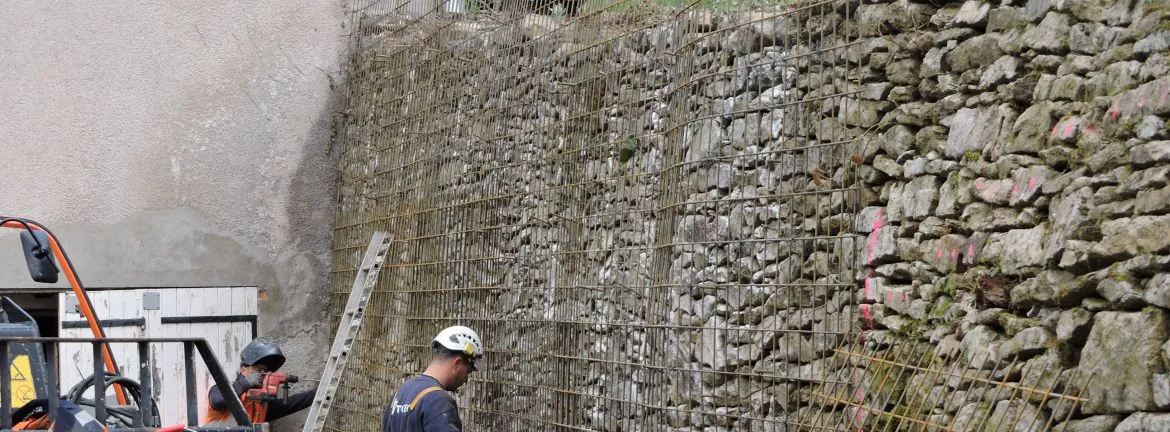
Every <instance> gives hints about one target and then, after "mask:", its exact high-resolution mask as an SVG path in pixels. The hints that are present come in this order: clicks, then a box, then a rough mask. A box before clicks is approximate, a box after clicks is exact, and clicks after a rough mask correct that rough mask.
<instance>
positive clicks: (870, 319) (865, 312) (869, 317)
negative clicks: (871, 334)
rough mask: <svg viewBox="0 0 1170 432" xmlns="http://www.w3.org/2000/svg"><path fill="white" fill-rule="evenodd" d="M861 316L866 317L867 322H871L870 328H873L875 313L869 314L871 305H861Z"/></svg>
mask: <svg viewBox="0 0 1170 432" xmlns="http://www.w3.org/2000/svg"><path fill="white" fill-rule="evenodd" d="M861 316H862V317H863V318H865V322H866V323H867V324H869V328H870V329H871V330H872V329H873V315H870V314H869V305H867V304H863V305H861Z"/></svg>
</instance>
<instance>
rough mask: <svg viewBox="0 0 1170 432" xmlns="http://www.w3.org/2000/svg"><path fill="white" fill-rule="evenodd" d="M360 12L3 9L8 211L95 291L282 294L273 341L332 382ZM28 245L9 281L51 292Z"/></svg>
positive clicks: (117, 5)
mask: <svg viewBox="0 0 1170 432" xmlns="http://www.w3.org/2000/svg"><path fill="white" fill-rule="evenodd" d="M344 3H345V2H344V1H341V0H324V1H309V0H279V1H274V0H262V1H256V2H236V1H224V0H209V1H200V2H163V1H148V2H139V1H125V0H111V1H103V2H77V1H62V2H44V1H39V0H16V1H5V2H3V4H0V214H10V215H20V216H26V217H29V218H33V219H37V220H39V221H41V222H43V223H46V224H48V225H49V226H50V227H51V228H53V229H54V230H55V231H56V233H57V234H58V236H59V237H61V238H62V241H63V243H64V245H65V248H66V251H67V252H68V253H69V254H70V256H71V258H73V259H74V260H75V261H76V262H75V264H76V265H77V266H78V269H79V273H80V274H81V276H82V277H83V280H84V281H85V282H86V283H87V284H88V285H90V286H95V287H99V286H101V287H109V286H215V285H221V286H222V285H256V286H259V287H260V288H262V289H265V290H266V291H267V292H268V293H269V294H270V295H269V299H268V300H267V301H265V302H262V303H261V314H262V317H261V320H262V323H263V324H262V329H261V332H262V334H266V335H270V336H274V337H276V338H278V339H280V340H282V341H284V343H285V346H286V352H289V353H290V359H289V364H288V367H287V368H286V369H287V370H288V371H289V372H291V373H295V374H298V375H301V376H307V377H316V376H318V374H319V371H317V370H316V366H317V365H318V364H320V363H322V362H323V359H324V356H325V354H326V351H327V347H328V341H327V340H328V338H329V337H330V336H331V333H332V331H331V329H327V328H324V327H325V326H324V325H323V323H324V322H326V321H327V320H326V318H325V309H324V307H325V302H326V299H327V296H326V293H327V292H328V273H327V272H328V268H329V263H330V261H329V254H330V240H331V229H330V226H331V224H332V218H333V211H334V210H333V208H334V204H333V203H334V198H333V193H334V192H333V189H334V183H335V180H334V176H335V164H334V156H335V155H333V154H332V146H331V144H330V138H331V136H332V124H333V118H334V111H335V109H336V96H337V91H336V90H335V89H334V87H333V83H334V82H335V81H336V80H338V79H339V78H338V77H339V76H340V73H339V69H338V68H339V64H340V62H341V58H342V54H343V51H344V48H345V33H346V29H345V28H344V23H345V15H344V13H345V10H344ZM18 244H19V241H18V240H17V239H16V238H15V236H13V235H12V234H11V233H9V234H3V235H0V287H30V286H33V283H32V281H31V280H30V279H29V278H28V276H27V273H26V272H25V269H24V263H23V260H22V258H21V257H20V254H19V250H18V249H17V246H16V245H18ZM298 418H299V416H298ZM296 421H297V418H294V419H291V420H290V421H288V422H282V423H281V424H278V428H277V429H278V430H293V428H294V426H295V425H293V423H295V422H296ZM290 425H291V426H290Z"/></svg>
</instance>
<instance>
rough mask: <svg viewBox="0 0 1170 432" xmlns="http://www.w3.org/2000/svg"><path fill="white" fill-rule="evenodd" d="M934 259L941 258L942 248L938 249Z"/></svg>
mask: <svg viewBox="0 0 1170 432" xmlns="http://www.w3.org/2000/svg"><path fill="white" fill-rule="evenodd" d="M935 257H937V258H942V248H938V254H937V255H935Z"/></svg>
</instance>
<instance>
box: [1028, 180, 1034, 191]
mask: <svg viewBox="0 0 1170 432" xmlns="http://www.w3.org/2000/svg"><path fill="white" fill-rule="evenodd" d="M1028 190H1036V177H1032V178H1031V179H1030V180H1028Z"/></svg>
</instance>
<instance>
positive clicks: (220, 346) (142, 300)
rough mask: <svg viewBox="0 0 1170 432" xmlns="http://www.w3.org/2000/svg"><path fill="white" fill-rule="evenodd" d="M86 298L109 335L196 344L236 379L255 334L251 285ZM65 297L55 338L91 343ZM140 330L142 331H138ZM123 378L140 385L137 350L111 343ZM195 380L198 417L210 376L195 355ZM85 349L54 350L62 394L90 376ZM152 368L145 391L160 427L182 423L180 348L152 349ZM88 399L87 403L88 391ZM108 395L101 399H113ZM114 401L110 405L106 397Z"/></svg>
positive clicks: (162, 346)
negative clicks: (242, 356) (154, 403)
mask: <svg viewBox="0 0 1170 432" xmlns="http://www.w3.org/2000/svg"><path fill="white" fill-rule="evenodd" d="M89 295H90V300H91V301H92V302H93V304H94V309H95V310H96V312H97V314H98V317H99V318H100V319H101V320H102V322H103V323H106V322H108V324H107V325H105V326H104V329H105V332H106V335H107V336H108V337H147V338H203V339H205V340H207V342H208V345H209V346H210V347H211V350H212V352H213V353H215V357H216V360H217V361H218V362H219V364H220V367H222V368H223V369H224V371H225V372H226V373H227V375H228V379H235V373H236V371H237V370H238V369H239V352H240V350H241V349H243V347H244V345H247V343H248V342H249V341H251V340H252V338H253V337H255V332H256V328H257V325H258V323H257V321H256V319H257V318H256V317H257V297H256V295H257V290H256V288H255V287H210V288H160V289H134V290H122V291H113V290H111V291H91V292H90V293H89ZM69 296H71V295H65V296H62V301H61V305H62V311H61V317H62V318H61V323H62V325H61V329H60V331H61V336H62V337H92V332H91V331H90V330H89V328H88V327H83V326H81V325H79V324H77V323H78V322H81V323H84V319H83V318H82V317H81V315H80V314H79V313H78V312H77V311H76V309H75V307H74V306H73V305H74V304H76V303H75V300H71V299H70V298H69ZM138 324H141V325H138ZM112 351H113V352H114V355H115V356H116V359H117V361H118V364H119V367H120V368H121V369H122V374H123V375H125V376H128V377H130V378H132V379H134V380H138V379H139V372H138V369H139V363H138V352H137V347H136V346H134V345H132V344H127V345H124V346H119V345H115V346H113V347H112ZM193 354H194V356H195V358H194V361H193V363H194V365H195V380H196V385H195V388H196V395H195V397H196V401H197V402H196V403H197V405H196V406H197V407H198V409H199V418H200V419H202V418H203V417H204V415H205V414H206V410H207V390H208V389H210V388H211V385H212V382H213V381H212V379H211V374H210V373H209V372H208V371H207V368H206V367H205V366H204V365H203V362H202V360H201V359H200V357H199V354H198V352H197V351H196V352H194V353H193ZM92 356H93V354H92V347H91V346H88V345H87V346H81V345H72V346H63V347H62V348H61V359H62V361H61V363H60V367H61V371H60V374H61V375H60V376H61V378H62V381H61V388H62V391H63V392H65V391H68V390H69V389H70V388H71V387H73V386H74V385H75V384H76V383H78V382H80V381H81V380H82V379H84V378H85V377H88V376H90V375H92V374H93V363H92V360H91V359H92ZM151 357H153V360H154V364H153V367H152V369H153V370H152V376H153V378H154V381H153V384H152V389H153V393H154V395H155V399H156V400H157V401H158V410H159V414H160V415H161V417H162V424H163V425H173V424H186V422H187V404H186V400H187V397H186V389H187V387H186V373H185V371H184V364H185V362H184V350H183V345H182V344H178V343H167V344H158V343H156V344H152V345H151ZM87 397H92V391H90V392H89V393H88V396H87ZM112 397H113V394H112V393H111V394H110V395H108V396H107V398H112ZM108 400H110V401H113V399H108Z"/></svg>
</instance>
